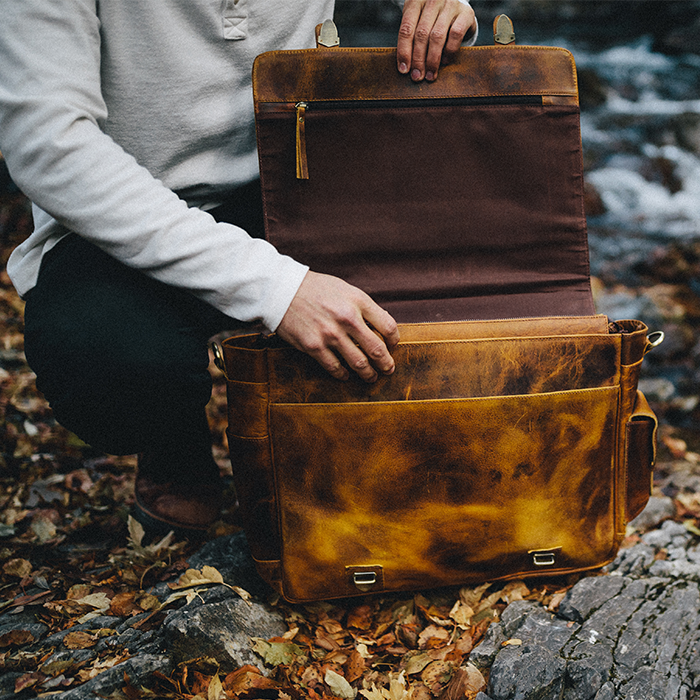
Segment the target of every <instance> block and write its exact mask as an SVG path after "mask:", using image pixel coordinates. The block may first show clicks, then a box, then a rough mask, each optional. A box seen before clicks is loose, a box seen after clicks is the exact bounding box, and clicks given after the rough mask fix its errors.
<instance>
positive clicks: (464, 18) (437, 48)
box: [396, 0, 476, 82]
mask: <svg viewBox="0 0 700 700" xmlns="http://www.w3.org/2000/svg"><path fill="white" fill-rule="evenodd" d="M475 27H476V18H475V15H474V11H473V10H472V8H471V7H470V6H469V5H466V4H464V3H462V2H460V1H459V0H406V2H405V4H404V12H403V18H402V20H401V26H400V28H399V37H398V41H397V46H396V60H397V65H398V69H399V72H401V73H410V75H411V79H412V80H414V81H416V82H418V81H421V80H423V79H425V80H428V81H432V80H435V79H436V78H437V75H438V70H439V68H440V65H444V64H445V63H449V61H450V60H451V59H452V58H453V57H454V55H455V53H456V52H457V50H458V49H459V47H460V46H461V44H462V42H463V41H464V38H465V37H466V36H467V35H468V34H469V33H470V32H471V31H474V30H475Z"/></svg>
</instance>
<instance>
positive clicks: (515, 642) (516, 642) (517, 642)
mask: <svg viewBox="0 0 700 700" xmlns="http://www.w3.org/2000/svg"><path fill="white" fill-rule="evenodd" d="M522 643H523V640H522V639H515V638H512V639H506V641H505V642H502V643H501V646H502V647H519V646H521V645H522Z"/></svg>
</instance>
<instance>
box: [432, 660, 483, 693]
mask: <svg viewBox="0 0 700 700" xmlns="http://www.w3.org/2000/svg"><path fill="white" fill-rule="evenodd" d="M485 687H486V680H485V679H484V676H483V675H482V674H481V671H479V669H478V668H477V667H476V666H474V664H467V665H466V666H464V667H462V668H458V669H457V670H456V671H455V673H454V675H453V676H452V679H451V680H450V682H449V683H448V684H447V687H446V688H445V691H444V692H443V694H442V695H441V696H440V700H460V699H461V698H464V697H466V696H467V695H468V694H473V693H478V692H479V691H480V690H483V689H484V688H485Z"/></svg>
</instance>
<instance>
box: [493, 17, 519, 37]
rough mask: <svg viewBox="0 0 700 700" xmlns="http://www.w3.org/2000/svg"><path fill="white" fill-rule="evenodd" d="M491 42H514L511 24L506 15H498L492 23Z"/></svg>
mask: <svg viewBox="0 0 700 700" xmlns="http://www.w3.org/2000/svg"><path fill="white" fill-rule="evenodd" d="M493 40H494V41H495V42H496V43H497V44H512V43H513V42H514V41H515V32H514V31H513V22H511V20H510V17H508V15H498V17H496V19H495V20H494V21H493Z"/></svg>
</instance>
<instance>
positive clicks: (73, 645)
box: [63, 630, 98, 649]
mask: <svg viewBox="0 0 700 700" xmlns="http://www.w3.org/2000/svg"><path fill="white" fill-rule="evenodd" d="M97 641H98V640H97V637H95V636H94V635H92V634H88V633H87V632H83V631H82V630H77V631H75V632H69V633H68V634H67V635H66V636H65V637H64V638H63V646H64V647H66V648H67V649H90V648H91V647H94V646H95V644H97Z"/></svg>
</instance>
